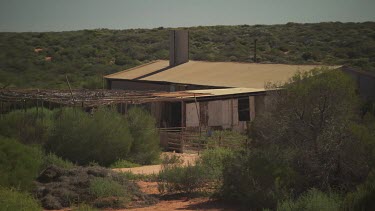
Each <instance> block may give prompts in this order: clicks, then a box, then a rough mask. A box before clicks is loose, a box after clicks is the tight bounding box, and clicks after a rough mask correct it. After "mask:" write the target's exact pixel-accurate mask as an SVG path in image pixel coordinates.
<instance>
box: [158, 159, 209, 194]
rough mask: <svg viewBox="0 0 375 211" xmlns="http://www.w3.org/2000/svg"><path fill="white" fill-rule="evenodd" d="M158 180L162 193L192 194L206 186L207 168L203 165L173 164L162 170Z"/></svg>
mask: <svg viewBox="0 0 375 211" xmlns="http://www.w3.org/2000/svg"><path fill="white" fill-rule="evenodd" d="M158 181H159V182H158V190H159V192H160V193H188V194H191V193H193V192H198V191H199V190H202V188H204V187H205V184H206V183H207V178H206V169H205V168H204V167H203V166H202V165H195V166H194V165H190V164H188V165H187V166H176V165H172V166H170V167H166V168H163V169H162V170H161V171H160V173H159V177H158Z"/></svg>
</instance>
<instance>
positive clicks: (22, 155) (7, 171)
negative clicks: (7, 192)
mask: <svg viewBox="0 0 375 211" xmlns="http://www.w3.org/2000/svg"><path fill="white" fill-rule="evenodd" d="M42 157H43V154H42V151H41V150H40V149H38V148H35V147H30V146H26V145H23V144H21V143H19V142H17V141H16V140H14V139H9V138H4V137H1V136H0V169H1V171H0V186H4V187H14V188H18V189H21V190H31V188H32V187H33V180H34V179H35V178H36V177H37V176H38V174H39V171H40V166H41V165H42V162H43V158H42Z"/></svg>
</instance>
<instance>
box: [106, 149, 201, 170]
mask: <svg viewBox="0 0 375 211" xmlns="http://www.w3.org/2000/svg"><path fill="white" fill-rule="evenodd" d="M163 155H176V156H179V157H181V159H182V160H183V161H184V165H187V164H189V163H190V164H194V163H195V161H196V160H197V158H198V154H185V153H184V154H179V153H172V152H164V153H163ZM160 169H161V165H149V166H140V167H134V168H116V169H113V170H114V171H118V172H132V173H133V174H157V173H159V171H160Z"/></svg>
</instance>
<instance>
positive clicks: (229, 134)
mask: <svg viewBox="0 0 375 211" xmlns="http://www.w3.org/2000/svg"><path fill="white" fill-rule="evenodd" d="M247 139H248V137H246V135H243V134H240V133H238V132H235V131H229V130H222V131H220V130H219V131H211V132H210V134H209V137H207V140H206V142H207V147H208V148H216V147H221V148H230V149H241V148H243V147H244V146H245V145H246V140H247Z"/></svg>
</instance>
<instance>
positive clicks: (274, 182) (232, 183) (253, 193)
mask: <svg viewBox="0 0 375 211" xmlns="http://www.w3.org/2000/svg"><path fill="white" fill-rule="evenodd" d="M284 153H285V152H279V151H278V150H277V149H267V150H264V149H261V150H259V149H254V150H251V151H241V152H237V153H236V154H235V155H234V156H232V157H230V158H229V159H228V160H227V161H225V163H224V164H225V165H224V171H223V185H222V188H221V193H220V194H221V196H222V198H223V199H225V200H229V201H232V202H233V201H234V202H238V203H241V204H243V205H244V206H247V207H249V208H251V209H254V210H258V209H263V208H269V209H274V208H276V205H277V201H278V200H280V199H283V198H284V197H285V196H286V195H288V194H289V193H288V191H289V189H290V187H293V186H294V183H297V182H298V181H299V179H298V177H297V175H296V173H295V172H294V171H293V169H291V168H290V167H289V165H288V163H287V159H286V158H285V157H283V156H282V155H283V154H284Z"/></svg>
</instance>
